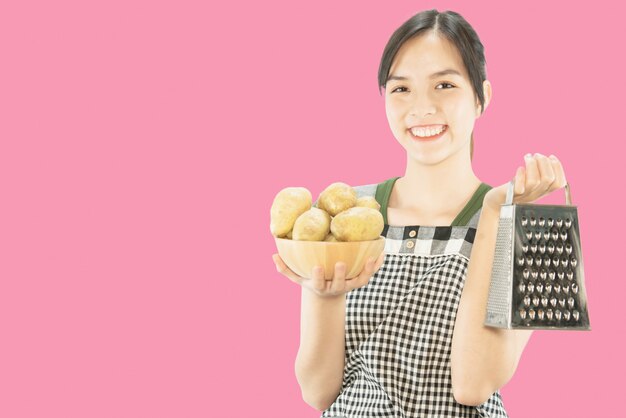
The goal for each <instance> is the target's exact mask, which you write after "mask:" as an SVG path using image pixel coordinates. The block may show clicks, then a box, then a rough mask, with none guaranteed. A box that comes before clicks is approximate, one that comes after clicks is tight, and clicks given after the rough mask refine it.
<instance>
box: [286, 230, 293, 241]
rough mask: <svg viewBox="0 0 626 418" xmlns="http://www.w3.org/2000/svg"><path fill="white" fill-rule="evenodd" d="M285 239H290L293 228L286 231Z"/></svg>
mask: <svg viewBox="0 0 626 418" xmlns="http://www.w3.org/2000/svg"><path fill="white" fill-rule="evenodd" d="M286 238H287V239H292V238H293V229H291V230H289V232H287V237H286Z"/></svg>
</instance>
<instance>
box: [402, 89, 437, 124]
mask: <svg viewBox="0 0 626 418" xmlns="http://www.w3.org/2000/svg"><path fill="white" fill-rule="evenodd" d="M436 110H437V106H436V105H435V103H434V102H433V100H431V98H430V97H428V95H427V94H420V95H417V96H416V97H414V98H413V101H412V102H411V106H410V108H409V113H410V114H411V115H412V116H414V117H416V118H417V119H420V120H421V119H423V118H424V116H425V115H428V114H433V113H435V111H436Z"/></svg>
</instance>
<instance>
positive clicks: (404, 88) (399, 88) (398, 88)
mask: <svg viewBox="0 0 626 418" xmlns="http://www.w3.org/2000/svg"><path fill="white" fill-rule="evenodd" d="M398 89H406V87H397V88H395V89H393V90H391V92H392V93H394V92H395V91H396V90H398Z"/></svg>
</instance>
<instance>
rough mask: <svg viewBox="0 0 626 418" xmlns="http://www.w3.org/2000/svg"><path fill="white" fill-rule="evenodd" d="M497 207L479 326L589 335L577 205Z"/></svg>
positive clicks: (509, 194)
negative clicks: (484, 306) (486, 292)
mask: <svg viewBox="0 0 626 418" xmlns="http://www.w3.org/2000/svg"><path fill="white" fill-rule="evenodd" d="M513 186H514V183H513V181H511V182H509V187H508V189H507V194H506V201H505V203H504V204H503V205H502V206H501V207H500V219H499V222H498V233H497V238H496V250H495V254H494V260H493V266H492V271H491V283H490V286H489V296H488V300H487V314H486V316H485V322H484V325H488V326H492V327H498V328H508V329H561V330H591V327H590V324H589V314H588V311H587V297H586V292H585V281H584V271H583V257H582V248H581V242H580V230H579V226H578V213H577V210H576V206H572V200H571V194H570V189H569V184H567V183H566V184H565V200H566V205H537V204H512V202H513Z"/></svg>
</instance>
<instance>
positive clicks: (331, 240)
mask: <svg viewBox="0 0 626 418" xmlns="http://www.w3.org/2000/svg"><path fill="white" fill-rule="evenodd" d="M324 241H326V242H337V238H335V236H334V235H333V234H330V233H329V234H328V235H326V238H324Z"/></svg>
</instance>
